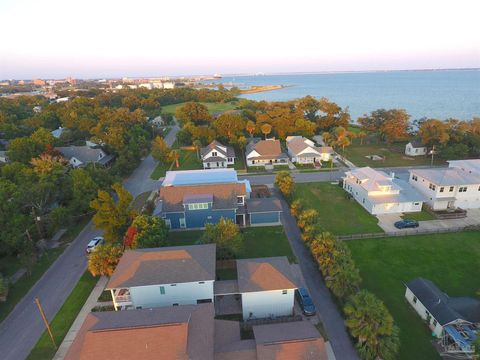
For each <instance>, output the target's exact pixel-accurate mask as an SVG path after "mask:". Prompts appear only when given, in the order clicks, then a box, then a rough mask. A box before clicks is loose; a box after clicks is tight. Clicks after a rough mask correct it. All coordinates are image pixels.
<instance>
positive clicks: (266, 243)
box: [168, 226, 296, 262]
mask: <svg viewBox="0 0 480 360" xmlns="http://www.w3.org/2000/svg"><path fill="white" fill-rule="evenodd" d="M242 233H243V236H244V250H243V252H242V253H241V254H239V256H238V258H240V259H248V258H260V257H270V256H286V257H288V259H289V260H290V262H295V261H296V259H295V256H294V255H293V252H292V248H291V247H290V243H289V242H288V239H287V236H286V235H285V232H284V231H283V227H282V226H264V227H251V228H246V229H242ZM202 235H203V231H202V230H192V231H172V232H170V233H169V234H168V245H170V246H180V245H192V244H195V242H196V241H197V240H198V239H200V238H201V237H202Z"/></svg>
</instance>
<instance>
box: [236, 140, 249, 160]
mask: <svg viewBox="0 0 480 360" xmlns="http://www.w3.org/2000/svg"><path fill="white" fill-rule="evenodd" d="M237 146H238V147H239V148H240V150H243V149H245V146H247V138H246V137H245V136H243V135H242V136H239V137H238V139H237ZM242 156H243V152H242Z"/></svg>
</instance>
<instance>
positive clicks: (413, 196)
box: [343, 167, 424, 215]
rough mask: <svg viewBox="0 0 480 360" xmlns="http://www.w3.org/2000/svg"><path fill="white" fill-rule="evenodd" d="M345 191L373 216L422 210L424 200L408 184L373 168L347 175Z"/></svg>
mask: <svg viewBox="0 0 480 360" xmlns="http://www.w3.org/2000/svg"><path fill="white" fill-rule="evenodd" d="M343 188H344V189H345V191H347V192H349V193H350V194H351V195H352V196H353V198H354V199H355V200H356V201H357V202H358V203H359V204H360V205H362V206H363V207H364V208H365V209H366V210H367V211H368V212H369V213H370V214H373V215H379V214H392V213H403V212H417V211H421V210H422V204H423V201H424V196H423V195H421V194H420V193H419V192H418V191H416V190H415V189H414V188H413V187H412V186H411V185H409V184H408V183H407V182H406V181H403V180H400V179H395V176H394V174H391V175H387V174H386V173H384V172H383V171H378V170H374V169H372V168H370V167H363V168H357V169H354V170H351V171H347V172H345V176H344V177H343Z"/></svg>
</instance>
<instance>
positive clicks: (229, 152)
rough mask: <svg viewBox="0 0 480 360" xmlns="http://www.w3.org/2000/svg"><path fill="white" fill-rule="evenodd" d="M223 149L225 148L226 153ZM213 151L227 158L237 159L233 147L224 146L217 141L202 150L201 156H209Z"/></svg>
mask: <svg viewBox="0 0 480 360" xmlns="http://www.w3.org/2000/svg"><path fill="white" fill-rule="evenodd" d="M223 148H225V149H226V151H224V150H223ZM212 150H216V151H217V152H219V153H220V154H222V155H224V156H226V157H235V150H233V148H232V147H231V146H226V145H223V144H222V143H220V142H218V141H217V140H213V141H212V142H211V143H210V144H208V145H207V146H206V147H203V148H201V149H200V155H201V156H202V158H203V157H204V156H205V155H207V154H208V153H209V152H210V151H212ZM204 161H205V160H204Z"/></svg>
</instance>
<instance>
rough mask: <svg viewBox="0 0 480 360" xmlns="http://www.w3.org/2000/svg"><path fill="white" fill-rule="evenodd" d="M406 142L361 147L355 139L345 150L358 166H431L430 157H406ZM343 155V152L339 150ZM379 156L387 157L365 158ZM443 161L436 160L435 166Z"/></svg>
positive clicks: (349, 158) (347, 155) (347, 156)
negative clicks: (383, 158) (377, 158)
mask: <svg viewBox="0 0 480 360" xmlns="http://www.w3.org/2000/svg"><path fill="white" fill-rule="evenodd" d="M405 144H406V142H401V143H394V144H390V145H389V144H385V143H371V144H366V143H365V142H364V144H363V145H360V140H358V139H355V140H354V141H353V144H352V145H351V146H349V147H348V148H346V149H345V157H346V158H347V159H348V160H350V161H351V162H353V163H354V164H355V165H357V166H370V167H388V166H415V165H430V161H431V159H430V157H426V156H416V157H410V156H406V155H405ZM339 152H340V153H341V150H339ZM369 155H378V156H382V157H385V160H370V159H369V158H366V157H365V156H369ZM444 163H445V161H443V160H442V159H436V160H435V162H434V164H436V165H440V164H444Z"/></svg>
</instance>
